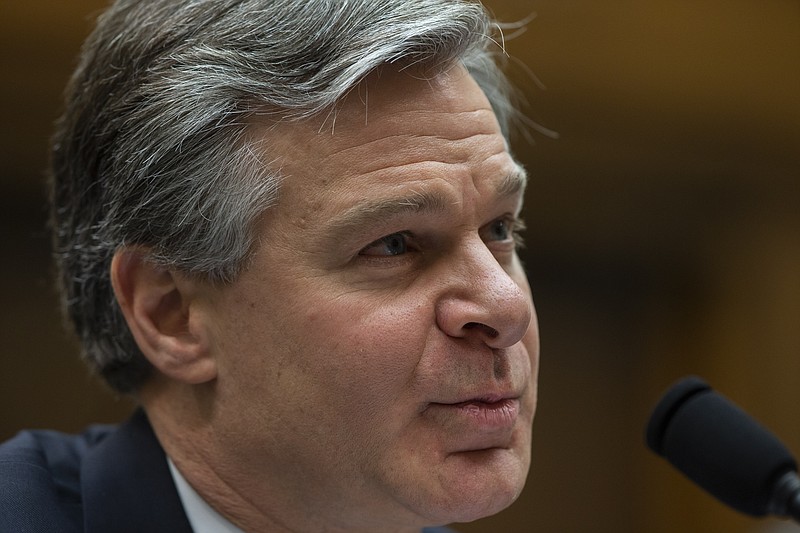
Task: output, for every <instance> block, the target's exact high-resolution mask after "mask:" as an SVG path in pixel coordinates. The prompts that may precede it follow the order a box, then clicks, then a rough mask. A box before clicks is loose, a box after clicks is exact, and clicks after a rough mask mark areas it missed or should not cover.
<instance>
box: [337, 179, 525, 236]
mask: <svg viewBox="0 0 800 533" xmlns="http://www.w3.org/2000/svg"><path fill="white" fill-rule="evenodd" d="M526 183H527V174H526V173H525V170H524V169H523V168H522V167H520V166H516V167H515V168H514V170H512V171H511V172H510V173H508V174H506V175H504V176H503V178H502V179H501V180H500V181H499V182H498V183H497V186H496V187H495V195H496V197H497V198H499V199H505V198H509V197H513V196H517V195H519V194H521V193H522V192H523V191H524V190H525V185H526ZM451 204H452V200H451V199H449V198H447V197H446V196H445V195H444V194H442V193H440V192H436V191H413V192H411V193H410V194H407V195H405V196H402V197H398V198H383V199H379V200H376V201H374V202H363V203H359V204H357V205H354V206H353V207H351V208H349V209H347V210H346V211H344V212H343V213H341V214H340V215H339V216H337V217H335V218H334V219H333V220H332V221H331V226H332V227H334V228H336V229H335V231H336V233H337V234H338V235H347V234H349V233H350V232H354V231H357V230H359V229H360V228H364V227H369V226H373V225H376V224H379V223H381V222H383V221H385V220H389V219H391V218H395V217H398V216H404V215H410V214H421V213H434V214H440V213H444V212H446V211H447V210H448V209H449V207H450V205H451Z"/></svg>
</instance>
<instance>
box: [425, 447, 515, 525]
mask: <svg viewBox="0 0 800 533" xmlns="http://www.w3.org/2000/svg"><path fill="white" fill-rule="evenodd" d="M459 455H461V456H456V457H451V458H450V460H451V461H453V462H457V463H460V464H456V465H451V466H455V467H456V468H454V470H455V472H449V475H448V476H447V477H446V478H443V480H442V481H444V480H445V479H446V480H447V483H446V485H445V486H442V490H443V493H442V498H441V499H440V500H439V501H437V502H436V509H431V510H432V511H433V513H431V515H433V517H435V519H436V521H437V522H438V523H442V524H447V523H453V522H472V521H474V520H478V519H480V518H485V517H487V516H492V515H494V514H497V513H499V512H500V511H502V510H504V509H506V508H507V507H508V506H510V505H511V504H512V503H514V502H515V501H516V500H517V498H519V495H520V494H521V493H522V489H523V487H524V486H525V480H526V477H527V473H528V460H527V459H528V458H527V456H526V457H522V458H520V457H518V456H516V455H515V454H513V453H512V452H510V451H508V450H487V451H480V452H470V453H466V454H459ZM509 455H510V456H511V457H509Z"/></svg>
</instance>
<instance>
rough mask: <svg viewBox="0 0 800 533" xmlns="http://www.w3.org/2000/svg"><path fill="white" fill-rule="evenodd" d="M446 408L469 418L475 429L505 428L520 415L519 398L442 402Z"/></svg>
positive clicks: (512, 423)
mask: <svg viewBox="0 0 800 533" xmlns="http://www.w3.org/2000/svg"><path fill="white" fill-rule="evenodd" d="M441 405H442V406H443V407H444V408H445V409H451V410H453V411H455V412H456V413H457V414H456V416H460V417H463V418H464V419H466V420H468V421H469V423H470V424H471V425H473V426H474V429H484V430H490V429H504V428H508V427H511V426H513V425H514V422H516V420H517V416H518V415H519V400H518V399H517V398H500V399H491V398H489V399H481V398H476V399H472V400H467V401H465V402H458V403H453V404H441Z"/></svg>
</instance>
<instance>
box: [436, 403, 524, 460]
mask: <svg viewBox="0 0 800 533" xmlns="http://www.w3.org/2000/svg"><path fill="white" fill-rule="evenodd" d="M519 412H520V400H519V398H518V397H514V396H507V397H506V396H503V397H491V396H488V397H476V398H472V399H469V400H465V401H460V402H454V403H431V404H429V405H428V407H427V408H426V409H425V412H424V416H425V417H426V418H427V419H428V420H429V421H430V422H432V423H433V424H434V425H435V426H434V427H435V428H436V431H437V432H439V433H440V435H443V436H444V442H446V443H447V445H448V448H450V449H451V450H454V451H476V450H485V449H489V448H504V447H507V446H509V444H510V441H511V438H512V435H513V431H514V428H515V426H516V423H517V420H518V418H519Z"/></svg>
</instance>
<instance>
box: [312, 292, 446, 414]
mask: <svg viewBox="0 0 800 533" xmlns="http://www.w3.org/2000/svg"><path fill="white" fill-rule="evenodd" d="M427 314H428V313H426V312H425V311H424V309H423V308H422V307H421V306H417V305H412V306H403V305H402V304H400V303H399V302H398V301H397V300H396V301H393V302H387V303H385V304H383V303H381V304H375V303H374V302H372V301H370V299H368V298H365V299H364V300H361V299H357V298H349V299H348V300H347V301H345V300H337V301H336V302H333V303H330V304H329V305H323V306H320V307H318V308H317V309H316V310H315V311H313V312H312V313H309V314H308V315H307V317H306V320H305V322H306V323H307V324H308V325H309V329H308V331H311V332H312V333H311V335H308V336H304V338H303V340H302V342H303V343H304V344H306V345H307V348H308V350H309V354H310V352H316V353H317V355H316V356H312V357H313V359H314V362H315V364H314V365H313V367H310V368H309V369H308V370H309V372H312V373H314V372H315V371H316V372H318V373H319V378H320V379H321V380H322V381H324V382H325V386H326V387H331V388H332V389H333V390H334V391H335V390H341V391H345V392H348V393H349V394H351V395H353V396H361V397H363V396H367V397H369V396H371V397H372V398H374V399H376V400H378V401H381V400H388V399H391V398H393V397H394V398H397V396H398V394H399V393H401V392H402V391H403V389H405V388H407V387H408V386H409V385H410V384H411V383H412V382H413V379H414V376H415V373H416V368H417V365H418V364H419V359H420V357H421V355H422V354H423V353H424V350H425V344H426V339H427V334H428V330H429V325H426V324H430V323H432V321H431V319H430V318H429V317H427Z"/></svg>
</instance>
